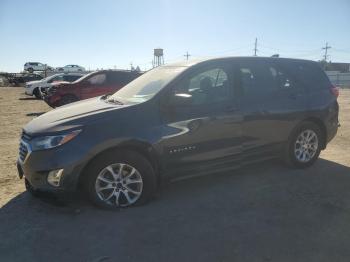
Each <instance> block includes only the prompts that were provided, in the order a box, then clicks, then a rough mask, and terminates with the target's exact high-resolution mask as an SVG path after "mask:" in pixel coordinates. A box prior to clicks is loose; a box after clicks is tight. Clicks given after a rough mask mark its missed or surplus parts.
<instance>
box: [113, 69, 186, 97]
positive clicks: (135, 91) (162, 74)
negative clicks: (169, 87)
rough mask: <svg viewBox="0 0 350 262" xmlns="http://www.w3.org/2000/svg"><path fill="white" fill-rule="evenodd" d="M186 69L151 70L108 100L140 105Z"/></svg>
mask: <svg viewBox="0 0 350 262" xmlns="http://www.w3.org/2000/svg"><path fill="white" fill-rule="evenodd" d="M185 69H186V67H169V66H162V67H157V68H154V69H152V70H151V71H148V72H147V73H145V74H143V75H141V76H140V77H138V78H136V79H135V80H134V81H132V82H130V83H129V84H127V85H126V86H124V87H123V88H122V89H120V90H118V91H117V92H116V93H114V94H113V95H112V96H110V97H109V98H108V100H117V101H122V102H128V103H141V102H145V101H147V100H149V99H151V98H152V97H153V96H154V95H155V94H157V93H158V92H159V91H160V90H161V89H162V88H163V87H164V86H165V85H166V84H168V83H169V82H170V81H171V80H173V79H174V78H175V77H176V76H177V75H179V74H180V73H181V72H183V71H184V70H185Z"/></svg>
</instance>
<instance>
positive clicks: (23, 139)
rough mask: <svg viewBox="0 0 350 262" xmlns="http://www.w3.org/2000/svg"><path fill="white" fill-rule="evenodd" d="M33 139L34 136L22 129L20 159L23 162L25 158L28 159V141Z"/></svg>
mask: <svg viewBox="0 0 350 262" xmlns="http://www.w3.org/2000/svg"><path fill="white" fill-rule="evenodd" d="M31 139H32V137H31V136H30V135H29V134H27V133H26V132H24V131H22V135H21V142H20V144H19V160H20V161H21V162H24V160H25V159H26V157H27V155H28V146H27V142H28V141H29V140H31Z"/></svg>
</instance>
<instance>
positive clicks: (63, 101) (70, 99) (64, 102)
mask: <svg viewBox="0 0 350 262" xmlns="http://www.w3.org/2000/svg"><path fill="white" fill-rule="evenodd" d="M76 101H79V99H78V98H77V97H76V96H74V95H64V96H63V97H62V98H61V99H60V101H59V102H58V106H64V105H67V104H70V103H73V102H76Z"/></svg>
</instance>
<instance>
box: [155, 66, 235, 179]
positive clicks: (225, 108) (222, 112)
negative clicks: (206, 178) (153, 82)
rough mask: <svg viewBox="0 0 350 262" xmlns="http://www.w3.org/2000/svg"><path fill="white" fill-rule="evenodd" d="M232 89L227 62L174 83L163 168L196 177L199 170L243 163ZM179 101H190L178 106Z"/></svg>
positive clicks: (165, 109)
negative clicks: (177, 100) (177, 97)
mask: <svg viewBox="0 0 350 262" xmlns="http://www.w3.org/2000/svg"><path fill="white" fill-rule="evenodd" d="M233 89H234V78H233V74H232V66H231V65H230V64H228V63H218V64H215V65H211V66H207V67H205V68H200V69H197V70H195V71H194V72H191V73H188V74H186V75H185V76H184V77H183V78H182V79H181V80H180V81H178V82H177V83H175V84H174V86H173V88H172V90H171V91H170V93H169V94H168V95H167V96H168V99H165V100H164V101H165V102H164V101H163V103H162V110H161V111H162V113H161V114H162V120H163V123H164V136H163V139H162V142H161V145H162V148H163V150H164V152H163V163H164V164H165V167H166V170H172V171H173V172H172V174H170V175H172V176H177V175H178V172H181V173H182V174H186V175H191V174H192V172H191V171H192V170H194V169H196V170H197V171H198V170H201V171H204V172H207V171H209V169H212V168H215V169H216V170H217V171H218V170H220V169H221V168H225V167H227V166H228V165H229V166H232V164H233V163H237V164H238V163H239V157H240V153H241V120H242V118H241V114H240V113H239V111H237V105H236V100H235V97H234V92H233ZM175 96H182V97H188V98H189V99H190V102H189V103H186V104H176V103H173V102H172V99H173V97H175ZM194 173H195V172H194Z"/></svg>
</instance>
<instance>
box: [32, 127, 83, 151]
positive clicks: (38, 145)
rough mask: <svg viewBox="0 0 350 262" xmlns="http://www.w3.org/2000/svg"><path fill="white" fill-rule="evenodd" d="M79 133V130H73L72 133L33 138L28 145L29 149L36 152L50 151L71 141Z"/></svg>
mask: <svg viewBox="0 0 350 262" xmlns="http://www.w3.org/2000/svg"><path fill="white" fill-rule="evenodd" d="M80 132H81V130H74V131H72V132H69V133H67V134H63V135H57V136H43V137H37V138H34V139H33V140H32V141H31V143H30V145H31V149H32V150H33V151H36V150H43V149H50V148H53V147H57V146H60V145H63V144H65V143H67V142H69V141H70V140H72V139H73V138H74V137H76V136H77V135H78V134H79V133H80Z"/></svg>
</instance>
